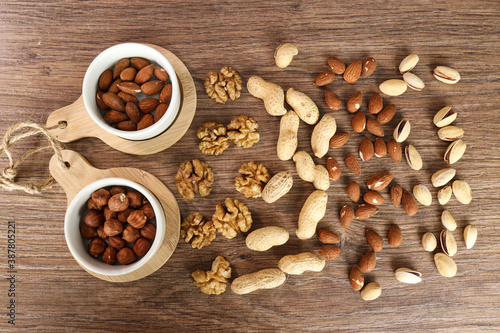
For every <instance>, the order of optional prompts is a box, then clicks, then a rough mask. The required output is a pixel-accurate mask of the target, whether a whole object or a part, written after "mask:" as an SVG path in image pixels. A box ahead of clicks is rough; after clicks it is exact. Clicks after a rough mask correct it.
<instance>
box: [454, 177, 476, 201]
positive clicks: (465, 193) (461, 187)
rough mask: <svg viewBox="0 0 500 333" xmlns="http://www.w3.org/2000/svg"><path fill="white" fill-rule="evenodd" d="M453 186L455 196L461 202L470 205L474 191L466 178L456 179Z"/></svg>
mask: <svg viewBox="0 0 500 333" xmlns="http://www.w3.org/2000/svg"><path fill="white" fill-rule="evenodd" d="M452 188H453V194H454V195H455V198H457V200H458V201H459V202H460V203H461V204H464V205H468V204H469V203H470V202H471V201H472V191H471V189H470V186H469V184H468V183H467V182H466V181H465V180H455V181H454V182H453V185H452Z"/></svg>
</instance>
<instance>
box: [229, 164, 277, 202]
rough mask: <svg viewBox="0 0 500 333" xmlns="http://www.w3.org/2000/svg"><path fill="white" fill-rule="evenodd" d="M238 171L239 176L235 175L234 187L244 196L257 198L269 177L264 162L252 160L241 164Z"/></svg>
mask: <svg viewBox="0 0 500 333" xmlns="http://www.w3.org/2000/svg"><path fill="white" fill-rule="evenodd" d="M238 172H239V173H240V176H238V177H236V182H235V184H234V187H235V188H236V190H237V191H238V192H240V193H241V194H243V195H244V196H245V198H259V197H260V196H261V195H262V190H263V188H264V186H265V185H266V184H267V182H268V181H269V179H271V175H270V174H269V171H267V168H266V167H265V166H264V164H262V163H256V162H254V161H251V162H248V163H245V164H243V165H242V166H241V167H240V169H239V170H238Z"/></svg>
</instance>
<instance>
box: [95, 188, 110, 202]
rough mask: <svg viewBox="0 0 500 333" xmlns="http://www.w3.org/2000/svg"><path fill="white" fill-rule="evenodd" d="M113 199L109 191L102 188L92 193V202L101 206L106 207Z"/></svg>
mask: <svg viewBox="0 0 500 333" xmlns="http://www.w3.org/2000/svg"><path fill="white" fill-rule="evenodd" d="M109 198H111V194H110V193H109V191H108V190H106V189H104V188H101V189H98V190H97V191H95V192H94V193H92V200H94V202H95V203H96V204H98V205H100V206H106V205H107V204H108V200H109Z"/></svg>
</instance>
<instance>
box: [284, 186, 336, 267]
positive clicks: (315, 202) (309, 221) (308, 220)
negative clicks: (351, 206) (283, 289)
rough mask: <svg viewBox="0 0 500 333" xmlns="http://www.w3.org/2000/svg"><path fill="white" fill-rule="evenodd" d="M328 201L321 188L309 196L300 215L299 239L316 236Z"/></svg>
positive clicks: (297, 232)
mask: <svg viewBox="0 0 500 333" xmlns="http://www.w3.org/2000/svg"><path fill="white" fill-rule="evenodd" d="M327 201H328V195H327V194H326V192H325V191H321V190H316V191H314V192H313V193H311V194H310V195H309V197H307V199H306V201H305V202H304V205H303V206H302V209H301V210H300V215H299V223H298V228H297V231H296V234H297V237H298V238H299V239H308V238H311V237H312V236H314V234H315V233H316V226H317V225H318V222H319V221H320V220H321V219H322V218H323V217H324V216H325V213H326V203H327ZM285 273H286V272H285Z"/></svg>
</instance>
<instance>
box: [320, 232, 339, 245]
mask: <svg viewBox="0 0 500 333" xmlns="http://www.w3.org/2000/svg"><path fill="white" fill-rule="evenodd" d="M318 238H319V241H320V242H321V243H323V244H338V243H340V237H339V236H337V234H336V233H334V232H332V231H330V230H327V229H321V230H319V231H318Z"/></svg>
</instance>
